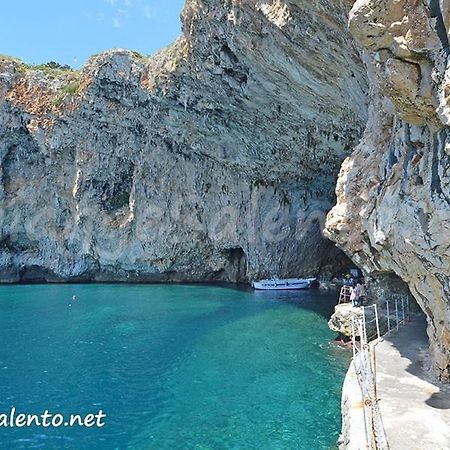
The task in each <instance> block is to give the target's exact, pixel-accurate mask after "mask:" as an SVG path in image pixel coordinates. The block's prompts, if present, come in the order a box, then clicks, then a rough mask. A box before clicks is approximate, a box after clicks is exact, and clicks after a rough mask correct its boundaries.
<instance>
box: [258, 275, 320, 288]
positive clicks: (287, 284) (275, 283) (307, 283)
mask: <svg viewBox="0 0 450 450" xmlns="http://www.w3.org/2000/svg"><path fill="white" fill-rule="evenodd" d="M315 281H316V278H313V277H309V278H283V279H280V278H271V279H270V280H260V281H253V282H252V286H253V287H254V288H255V289H259V290H265V291H281V290H297V289H309V288H310V287H311V285H312V284H313V283H314V282H315Z"/></svg>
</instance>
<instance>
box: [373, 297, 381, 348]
mask: <svg viewBox="0 0 450 450" xmlns="http://www.w3.org/2000/svg"><path fill="white" fill-rule="evenodd" d="M374 309H375V323H376V325H377V334H378V340H380V323H379V322H378V306H377V305H375V308H374Z"/></svg>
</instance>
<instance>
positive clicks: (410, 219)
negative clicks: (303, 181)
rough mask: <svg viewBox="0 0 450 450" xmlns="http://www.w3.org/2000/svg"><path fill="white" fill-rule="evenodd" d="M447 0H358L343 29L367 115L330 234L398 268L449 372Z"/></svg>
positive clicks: (375, 262) (442, 370)
mask: <svg viewBox="0 0 450 450" xmlns="http://www.w3.org/2000/svg"><path fill="white" fill-rule="evenodd" d="M449 18H450V2H448V1H444V0H443V1H437V0H436V1H430V2H422V1H415V0H397V1H395V2H394V1H387V0H386V1H373V0H358V1H357V2H356V3H355V4H354V6H353V9H352V11H351V12H350V22H349V23H350V30H351V31H352V33H353V35H354V36H355V37H356V38H357V40H358V41H359V42H360V43H361V44H362V45H363V46H364V47H365V48H366V56H367V67H368V73H369V77H370V84H371V106H370V108H369V120H368V123H367V127H366V130H365V133H364V137H363V139H362V141H361V143H360V144H359V145H358V147H357V148H356V150H355V152H354V153H353V155H352V156H351V157H350V158H348V159H346V160H345V162H344V164H343V166H342V168H341V173H340V176H339V180H338V184H337V190H336V192H337V197H338V202H337V206H335V207H334V208H333V210H332V211H331V213H330V214H329V216H328V218H327V224H326V228H327V234H328V236H329V237H330V238H331V239H333V240H335V241H336V242H337V243H338V245H339V246H340V247H341V248H342V249H344V250H345V251H346V252H347V254H349V255H351V257H352V258H353V260H354V261H355V263H357V264H358V265H359V266H361V267H362V268H363V269H364V270H365V271H366V273H368V274H375V275H377V274H383V273H395V274H396V275H398V276H399V277H400V278H401V279H402V280H404V281H405V282H406V283H407V284H408V286H409V288H410V290H411V292H412V294H413V295H414V296H415V298H416V299H417V301H418V303H419V305H420V306H421V308H422V309H423V310H424V311H425V313H426V314H427V317H428V334H429V337H430V342H431V350H432V354H433V357H434V361H435V366H436V368H437V371H438V373H439V375H440V377H441V378H442V379H444V380H448V379H449V378H450V283H449V276H450V258H449V250H450V233H449V229H450V176H449V167H450V130H449V128H448V126H449V125H450V109H449V106H450V102H449V99H450V69H449V66H448V54H449V46H448V31H449V26H450V22H449Z"/></svg>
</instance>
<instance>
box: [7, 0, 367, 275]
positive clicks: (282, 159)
mask: <svg viewBox="0 0 450 450" xmlns="http://www.w3.org/2000/svg"><path fill="white" fill-rule="evenodd" d="M347 7H348V5H347V2H345V1H344V0H342V1H336V0H321V1H319V2H312V3H311V2H308V1H306V0H296V1H292V0H291V1H288V0H272V1H270V0H266V1H250V0H247V1H238V0H227V1H218V0H188V1H187V3H186V6H185V8H184V11H183V13H182V22H183V34H182V36H181V37H180V39H179V40H178V41H177V42H176V43H175V44H174V45H172V46H171V47H169V48H167V49H165V50H163V51H161V52H159V53H158V54H156V55H155V56H153V57H151V58H143V57H142V56H141V55H138V54H136V53H133V52H130V51H124V50H123V51H122V50H117V51H111V52H107V53H105V54H101V55H98V56H94V57H92V58H91V59H90V60H89V61H88V63H87V64H86V65H85V67H84V68H83V69H82V70H81V72H80V73H78V72H75V71H71V70H65V69H61V68H58V67H51V66H41V67H29V66H27V65H25V64H24V63H22V62H20V61H17V60H13V59H11V58H5V57H2V58H1V59H0V161H1V167H0V176H1V179H0V180H1V181H0V230H1V231H0V269H1V270H0V274H1V276H0V278H1V280H2V281H18V280H31V279H45V280H84V279H86V280H155V281H157V280H212V279H217V280H245V279H247V278H253V277H257V276H261V275H269V274H272V273H275V272H278V273H279V274H280V275H294V274H301V273H305V274H306V273H310V272H314V271H316V272H317V271H318V270H320V269H321V268H322V267H323V266H324V264H326V263H328V262H330V261H333V258H336V257H338V253H336V251H335V250H334V246H333V244H331V243H330V242H327V241H325V240H324V239H323V238H322V236H321V233H320V231H321V230H320V225H319V224H320V221H321V216H322V215H324V213H325V212H326V211H327V210H328V209H329V208H330V207H331V205H332V203H333V202H334V186H335V181H336V177H337V173H338V170H339V167H340V164H341V162H342V160H343V159H344V158H345V157H346V156H347V155H348V154H349V153H350V151H351V149H352V148H353V147H354V145H356V143H357V139H358V138H359V137H360V135H361V134H362V131H363V128H364V124H365V123H366V96H365V92H366V89H367V87H366V76H365V69H364V66H363V64H362V62H361V59H360V53H359V51H358V49H357V48H356V47H355V44H354V43H353V40H352V38H351V36H350V34H349V33H348V32H347V25H346V24H347V13H346V11H347V9H348V8H347Z"/></svg>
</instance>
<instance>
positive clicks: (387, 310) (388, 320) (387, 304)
mask: <svg viewBox="0 0 450 450" xmlns="http://www.w3.org/2000/svg"><path fill="white" fill-rule="evenodd" d="M386 315H387V327H388V335H389V336H390V335H391V318H390V316H389V301H388V300H386Z"/></svg>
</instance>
